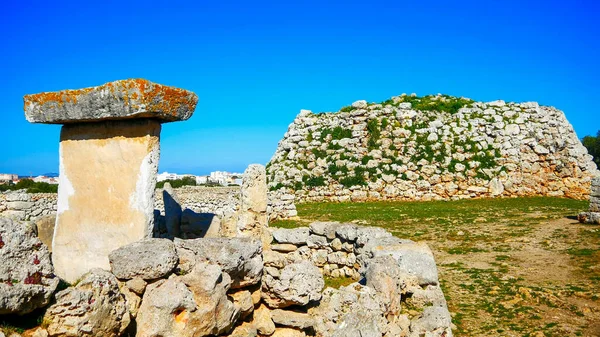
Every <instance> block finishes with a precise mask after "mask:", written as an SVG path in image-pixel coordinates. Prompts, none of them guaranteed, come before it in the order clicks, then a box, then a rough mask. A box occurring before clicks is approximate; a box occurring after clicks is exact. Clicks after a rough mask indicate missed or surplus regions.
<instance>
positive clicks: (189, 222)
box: [153, 183, 221, 239]
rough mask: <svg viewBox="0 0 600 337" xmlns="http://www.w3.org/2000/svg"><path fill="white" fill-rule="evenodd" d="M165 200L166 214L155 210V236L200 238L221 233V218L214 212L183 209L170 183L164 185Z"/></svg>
mask: <svg viewBox="0 0 600 337" xmlns="http://www.w3.org/2000/svg"><path fill="white" fill-rule="evenodd" d="M163 202H164V206H165V215H164V216H163V215H161V214H160V211H159V210H154V229H153V237H155V238H169V239H174V238H180V239H198V238H204V237H218V236H219V235H220V228H221V220H220V218H219V217H218V216H216V214H214V213H197V212H194V211H193V210H191V209H188V208H186V209H184V210H182V207H181V204H180V202H179V201H178V200H177V197H176V196H175V193H174V192H173V188H172V187H171V185H170V184H169V183H166V184H165V186H164V190H163Z"/></svg>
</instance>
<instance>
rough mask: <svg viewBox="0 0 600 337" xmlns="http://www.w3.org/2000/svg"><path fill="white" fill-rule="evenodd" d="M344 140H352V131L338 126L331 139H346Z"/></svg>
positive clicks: (332, 132)
mask: <svg viewBox="0 0 600 337" xmlns="http://www.w3.org/2000/svg"><path fill="white" fill-rule="evenodd" d="M344 138H352V130H350V129H344V128H342V127H341V126H336V127H335V128H334V129H333V130H332V131H331V139H337V140H340V139H344Z"/></svg>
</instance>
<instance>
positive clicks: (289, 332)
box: [271, 328, 306, 337]
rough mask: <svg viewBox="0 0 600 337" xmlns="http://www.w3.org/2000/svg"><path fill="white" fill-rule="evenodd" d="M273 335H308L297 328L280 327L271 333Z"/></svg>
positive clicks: (299, 336) (280, 336)
mask: <svg viewBox="0 0 600 337" xmlns="http://www.w3.org/2000/svg"><path fill="white" fill-rule="evenodd" d="M271 337H306V334H305V333H304V332H303V331H301V330H297V329H292V328H278V329H275V332H274V333H273V334H272V335H271Z"/></svg>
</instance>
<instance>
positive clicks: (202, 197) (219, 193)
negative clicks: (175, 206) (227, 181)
mask: <svg viewBox="0 0 600 337" xmlns="http://www.w3.org/2000/svg"><path fill="white" fill-rule="evenodd" d="M173 191H174V193H175V197H176V198H177V200H178V201H179V202H180V204H181V208H183V209H185V208H188V209H191V210H192V211H194V212H197V213H213V214H217V215H219V216H223V215H224V214H230V213H233V212H236V211H237V210H238V209H239V207H240V187H204V186H183V187H180V188H175V189H173ZM162 192H163V189H156V193H155V194H154V209H157V210H159V211H160V212H161V213H162V214H164V213H165V205H164V202H163V193H162Z"/></svg>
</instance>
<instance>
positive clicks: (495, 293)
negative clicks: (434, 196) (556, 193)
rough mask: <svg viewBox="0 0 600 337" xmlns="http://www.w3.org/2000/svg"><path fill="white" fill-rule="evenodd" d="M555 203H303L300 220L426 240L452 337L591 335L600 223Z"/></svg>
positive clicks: (598, 295) (599, 330)
mask: <svg viewBox="0 0 600 337" xmlns="http://www.w3.org/2000/svg"><path fill="white" fill-rule="evenodd" d="M587 207H588V203H587V202H582V201H576V200H569V199H560V198H517V199H479V200H463V201H452V202H440V201H433V202H369V203H311V204H301V205H298V213H299V217H300V219H299V220H297V221H279V222H275V223H272V224H271V225H272V226H277V227H288V228H289V227H296V226H305V225H307V224H309V223H310V222H312V221H316V220H321V221H325V220H327V221H341V222H354V223H357V224H361V225H370V226H379V227H384V228H386V229H388V230H389V231H391V232H392V233H394V235H396V236H398V237H402V238H409V239H412V240H417V241H425V242H427V243H428V244H429V245H430V247H431V248H432V250H433V251H434V254H435V256H436V261H437V264H438V268H439V273H440V279H441V283H442V287H443V289H444V292H445V294H446V298H447V299H448V302H449V307H450V311H451V312H452V315H453V321H454V324H455V325H456V326H457V330H456V331H455V335H456V336H536V337H540V336H600V267H599V262H600V226H594V225H582V224H579V223H578V222H577V221H576V220H575V216H576V215H577V214H578V213H579V212H580V211H583V210H586V209H587Z"/></svg>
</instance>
